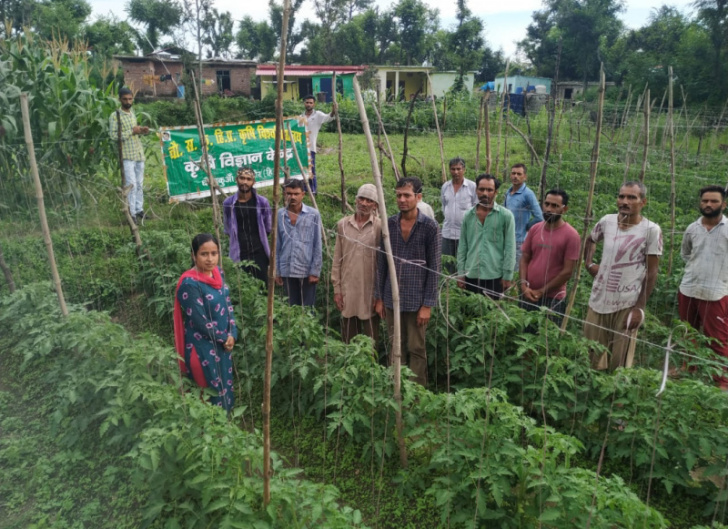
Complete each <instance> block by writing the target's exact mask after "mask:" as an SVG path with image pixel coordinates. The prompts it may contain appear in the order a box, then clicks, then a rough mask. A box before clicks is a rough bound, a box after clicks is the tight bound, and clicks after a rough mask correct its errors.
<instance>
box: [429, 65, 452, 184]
mask: <svg viewBox="0 0 728 529" xmlns="http://www.w3.org/2000/svg"><path fill="white" fill-rule="evenodd" d="M425 73H426V74H427V84H428V86H429V91H430V98H431V100H432V113H433V115H434V118H435V129H436V130H437V141H438V142H439V144H440V165H441V166H442V183H443V184H444V183H445V182H447V170H446V169H445V149H444V148H443V146H442V132H440V121H439V119H438V117H437V105H436V104H435V92H434V90H433V89H432V79H430V73H429V72H425ZM443 105H445V103H443ZM443 108H444V107H443ZM443 114H444V110H443ZM444 127H445V124H444V119H443V128H444Z"/></svg>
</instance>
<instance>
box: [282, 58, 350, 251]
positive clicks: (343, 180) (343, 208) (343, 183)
mask: <svg viewBox="0 0 728 529" xmlns="http://www.w3.org/2000/svg"><path fill="white" fill-rule="evenodd" d="M331 84H333V85H334V90H333V92H334V95H333V99H334V105H336V70H334V75H333V78H332V81H331ZM288 129H289V130H290V126H289V127H288ZM336 130H337V131H338V133H339V171H341V212H342V213H343V214H344V215H346V213H347V211H346V205H347V204H348V202H347V200H346V177H345V176H344V160H343V158H342V156H343V154H342V153H343V152H344V136H343V135H342V134H341V119H340V118H339V112H338V111H337V112H336ZM289 134H290V132H289ZM289 137H290V138H293V136H289ZM294 152H296V150H295V149H294ZM301 174H303V169H301ZM303 179H304V180H306V175H305V174H304V175H303ZM317 209H318V208H317ZM324 238H325V237H324Z"/></svg>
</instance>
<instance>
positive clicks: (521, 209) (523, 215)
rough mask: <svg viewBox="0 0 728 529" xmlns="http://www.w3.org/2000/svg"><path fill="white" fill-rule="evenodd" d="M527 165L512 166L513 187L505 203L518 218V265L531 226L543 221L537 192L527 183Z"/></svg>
mask: <svg viewBox="0 0 728 529" xmlns="http://www.w3.org/2000/svg"><path fill="white" fill-rule="evenodd" d="M526 178H527V175H526V166H525V165H524V164H522V163H517V164H515V165H514V166H513V167H511V187H509V188H508V191H506V196H505V198H504V199H503V205H504V206H505V207H507V208H508V210H509V211H510V212H511V213H513V217H514V218H515V220H516V267H517V266H518V263H520V262H521V245H523V241H525V240H526V233H527V232H528V230H529V229H531V226H533V225H534V224H536V223H537V222H542V221H543V213H542V212H541V205H540V204H539V203H538V199H537V198H536V194H535V193H534V192H533V191H531V189H530V188H529V187H528V186H527V185H526Z"/></svg>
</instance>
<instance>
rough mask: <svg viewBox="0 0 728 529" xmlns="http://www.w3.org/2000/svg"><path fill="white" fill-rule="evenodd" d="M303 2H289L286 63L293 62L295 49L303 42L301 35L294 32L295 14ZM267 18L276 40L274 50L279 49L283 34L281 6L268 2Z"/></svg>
mask: <svg viewBox="0 0 728 529" xmlns="http://www.w3.org/2000/svg"><path fill="white" fill-rule="evenodd" d="M302 4H303V0H291V12H290V13H289V15H288V35H287V39H286V62H291V61H293V60H294V53H295V50H296V47H297V46H298V45H299V44H300V43H301V42H302V41H303V34H302V33H301V31H300V30H298V31H296V29H295V25H296V13H297V12H298V10H299V9H301V5H302ZM268 18H269V19H270V26H271V28H272V29H273V33H274V35H275V38H276V49H278V48H280V42H281V35H282V33H283V6H282V5H281V4H278V3H276V2H275V1H274V0H269V2H268Z"/></svg>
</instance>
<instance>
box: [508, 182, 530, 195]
mask: <svg viewBox="0 0 728 529" xmlns="http://www.w3.org/2000/svg"><path fill="white" fill-rule="evenodd" d="M527 187H528V186H527V185H526V182H523V183H522V184H521V187H519V188H518V189H516V190H515V191H514V192H513V194H514V195H519V194H521V193H523V192H524V191H525V190H526V188H527ZM511 189H513V186H511V187H509V188H508V191H506V195H510V194H511Z"/></svg>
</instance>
